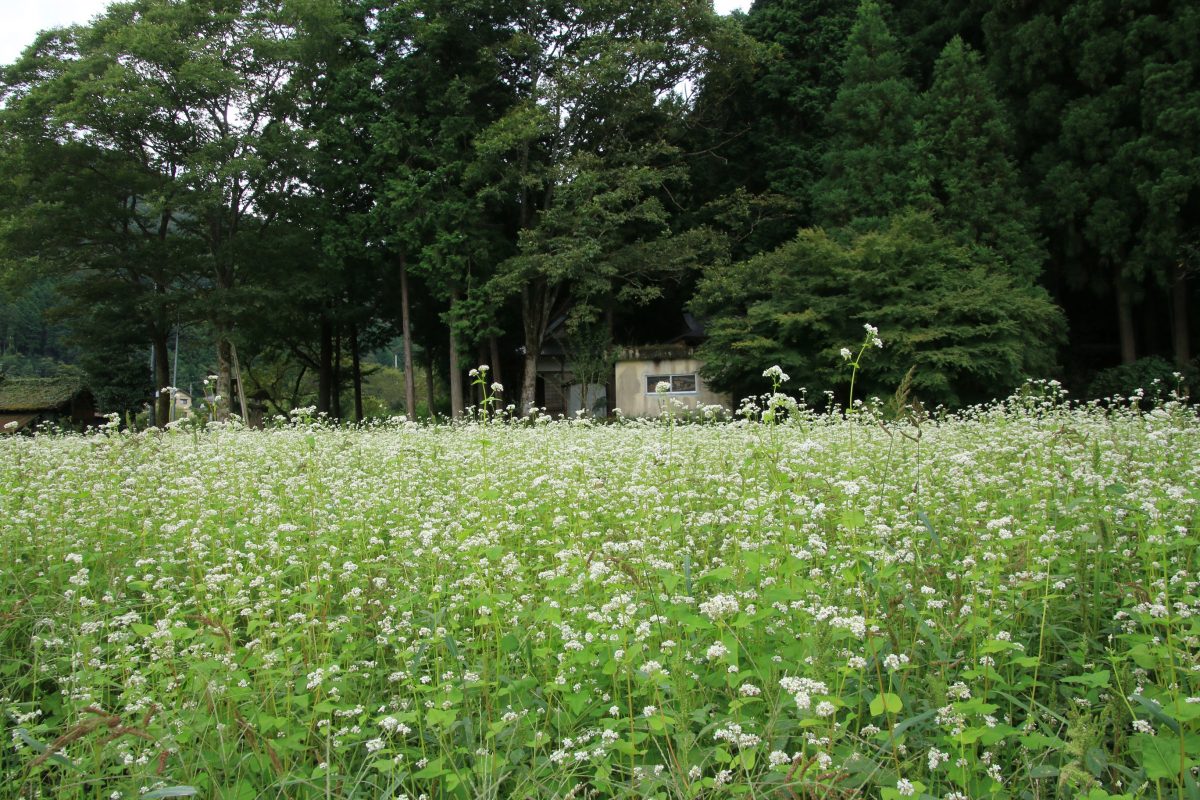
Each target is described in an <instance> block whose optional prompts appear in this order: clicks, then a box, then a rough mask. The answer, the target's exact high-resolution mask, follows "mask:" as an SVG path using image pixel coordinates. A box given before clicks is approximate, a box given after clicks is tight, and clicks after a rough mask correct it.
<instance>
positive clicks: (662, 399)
mask: <svg viewBox="0 0 1200 800" xmlns="http://www.w3.org/2000/svg"><path fill="white" fill-rule="evenodd" d="M563 319H565V318H560V319H559V320H557V321H556V322H555V323H553V324H552V325H551V331H552V332H551V339H550V341H548V342H547V343H546V346H545V347H544V348H543V350H542V354H541V358H539V360H538V376H537V377H538V380H537V387H538V396H537V399H538V405H539V406H540V407H542V408H545V409H546V412H547V413H549V414H552V415H555V416H558V415H560V414H565V415H566V416H569V417H573V416H576V415H577V414H580V413H582V414H584V415H587V416H592V417H603V416H606V415H607V414H608V412H609V410H610V409H620V411H621V414H622V415H623V416H627V417H654V416H658V415H659V414H660V413H662V410H663V407H664V405H665V404H666V403H667V402H672V403H673V404H677V405H683V406H684V407H685V408H688V409H696V408H700V407H703V406H714V405H717V406H721V407H723V408H726V409H730V408H732V405H733V398H732V396H731V395H729V394H723V393H719V392H714V391H712V390H711V389H709V388H708V387H707V386H706V385H705V383H704V378H702V377H701V376H700V370H701V368H702V367H703V366H704V362H703V361H702V360H700V359H699V358H697V357H696V346H697V345H699V344H700V343H701V342H703V341H704V326H703V324H702V323H701V322H699V321H698V320H697V319H696V318H695V317H693V316H692V315H691V314H683V315H682V323H683V328H682V330H681V332H680V333H679V334H678V335H676V336H674V337H672V338H671V339H669V340H668V341H666V342H663V343H660V344H652V345H641V346H637V347H623V348H620V349H619V350H617V351H616V354H615V357H614V361H615V364H614V369H613V372H612V373H611V374H610V376H609V381H610V382H609V383H608V384H607V385H606V384H604V383H598V382H595V380H596V377H598V376H596V375H594V374H593V375H592V377H591V382H588V381H585V380H583V378H582V376H580V375H579V370H577V369H576V366H575V365H574V364H573V363H572V360H571V357H570V354H569V353H568V352H567V349H566V347H564V343H563V341H562V337H561V336H556V335H555V331H558V330H560V328H561V323H562V321H563ZM660 383H665V384H667V387H668V390H667V391H666V392H661V393H660V392H659V391H658V385H659V384H660ZM610 393H611V395H612V396H611V397H610V396H609V395H610Z"/></svg>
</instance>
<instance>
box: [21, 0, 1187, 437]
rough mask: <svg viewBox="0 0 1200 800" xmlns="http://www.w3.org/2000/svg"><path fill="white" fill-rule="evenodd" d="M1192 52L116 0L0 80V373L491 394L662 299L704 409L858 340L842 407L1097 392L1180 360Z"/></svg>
mask: <svg viewBox="0 0 1200 800" xmlns="http://www.w3.org/2000/svg"><path fill="white" fill-rule="evenodd" d="M1198 73H1200V7H1197V6H1196V4H1194V3H1185V2H1136V1H1135V2H1124V3H1114V2H1107V1H1104V0H1078V1H1077V2H1043V3H1021V2H1005V3H992V2H978V1H977V0H948V1H941V2H936V3H934V2H917V1H914V0H908V1H905V2H901V1H900V0H897V2H894V3H892V4H888V3H886V2H876V1H875V0H866V1H865V2H861V3H860V2H839V1H838V0H759V1H758V2H756V3H755V4H754V6H753V7H752V8H751V10H750V11H749V13H747V14H744V15H742V14H739V15H734V16H733V17H724V18H723V17H719V16H717V15H715V14H714V13H713V12H712V10H711V8H710V7H709V4H708V2H706V1H696V0H644V1H643V2H638V3H635V4H628V3H614V2H608V1H607V0H584V1H583V2H576V3H570V4H565V3H564V4H559V3H553V2H552V3H538V4H534V5H531V4H527V3H516V2H507V1H506V0H456V1H454V2H451V1H450V0H445V2H443V0H409V1H408V2H403V1H402V2H389V3H377V2H354V1H353V0H340V1H335V0H262V1H261V2H255V1H254V0H189V1H188V2H169V1H168V0H135V1H134V2H123V3H116V4H114V5H112V6H111V7H110V9H109V10H108V12H107V13H106V14H105V15H103V16H102V17H100V18H98V19H96V20H95V21H94V22H93V23H92V24H90V25H87V26H80V27H75V28H69V29H63V30H56V31H50V32H47V33H43V34H42V35H40V36H39V37H38V39H37V41H36V42H34V43H33V44H32V45H31V46H30V47H29V48H28V49H27V50H26V51H25V53H24V54H23V55H22V56H21V58H20V59H19V60H18V61H17V62H16V63H14V64H12V65H10V66H8V67H5V68H4V70H3V72H2V76H0V102H2V104H3V106H2V108H0V293H2V296H0V365H2V366H3V368H4V369H5V370H7V371H8V372H9V373H17V372H47V371H50V370H53V369H54V368H56V367H57V365H59V364H62V363H70V364H75V365H78V366H80V367H82V368H83V369H85V370H87V372H88V374H89V376H90V379H91V382H92V384H93V385H94V386H95V387H96V389H97V390H98V392H99V394H100V395H101V399H102V401H103V403H104V404H105V407H106V408H105V410H118V409H121V408H132V407H137V406H139V405H140V404H141V403H143V402H145V401H147V400H149V398H150V397H151V396H152V395H153V393H154V391H155V390H156V389H157V388H159V387H163V386H168V385H171V383H172V382H174V383H175V384H177V385H180V386H181V387H183V388H187V387H188V385H192V386H195V387H196V388H197V392H198V391H199V387H198V382H199V379H200V378H201V376H203V375H205V374H207V373H208V372H210V371H211V372H213V373H215V374H216V375H218V381H217V385H216V391H218V392H219V393H220V394H221V395H222V396H224V397H227V398H228V397H231V396H233V394H232V392H231V390H232V388H233V381H234V379H235V375H237V374H238V373H239V372H240V374H241V375H242V381H243V386H242V389H243V390H244V392H245V393H246V394H247V395H248V396H250V398H251V399H252V401H254V402H257V403H259V404H261V405H262V406H264V407H265V408H266V410H267V411H268V412H271V413H285V412H286V411H287V410H289V409H291V408H293V407H296V406H300V405H306V404H309V403H313V404H315V405H316V406H317V407H318V409H319V410H320V411H325V412H328V413H330V414H332V415H334V416H338V417H343V418H361V417H362V416H363V415H364V414H369V413H376V412H380V413H381V412H393V411H396V410H399V409H401V408H407V409H410V410H418V409H419V410H422V411H423V410H425V409H428V408H429V407H431V406H433V405H436V404H437V403H438V398H439V397H441V398H445V400H444V401H443V402H445V403H446V406H447V410H452V411H455V412H457V411H459V410H460V409H461V408H462V406H463V404H464V403H466V402H470V399H471V398H470V392H471V387H470V386H469V385H464V383H465V381H464V375H465V372H466V370H467V369H468V368H469V367H470V366H472V365H474V364H476V363H489V364H491V365H492V367H493V373H492V378H493V379H495V380H499V381H501V382H503V383H505V384H506V392H505V395H506V396H507V397H508V398H509V399H510V400H511V401H512V402H514V403H519V407H520V408H525V407H527V406H528V405H529V404H531V403H533V402H535V400H536V399H537V388H536V382H535V366H536V363H537V359H538V356H539V354H540V353H541V352H542V350H543V348H544V347H546V346H547V345H548V344H550V343H551V341H553V345H554V346H555V347H556V348H561V349H562V350H565V351H566V352H568V353H574V354H577V355H578V356H579V358H580V360H581V361H589V362H595V361H597V360H600V361H603V360H604V359H606V358H611V353H612V345H613V343H614V342H629V343H632V342H654V341H660V340H663V339H665V338H668V337H670V336H672V335H674V334H676V333H678V332H679V330H678V328H679V327H680V325H681V312H682V311H684V310H690V311H692V312H693V313H695V314H696V315H697V316H700V317H702V318H704V319H705V320H706V321H707V326H708V333H709V338H708V340H707V342H706V344H705V345H704V347H703V355H704V357H705V358H706V359H707V362H708V368H707V369H708V372H709V377H710V379H711V380H712V381H713V382H714V383H716V384H718V385H719V386H721V387H723V388H729V389H732V390H734V391H735V392H737V393H741V392H747V391H757V390H761V388H762V386H761V384H762V378H761V372H762V370H763V368H764V367H765V366H768V365H770V364H775V363H778V364H780V365H782V366H783V367H784V369H785V371H787V372H788V373H789V374H791V375H792V377H793V384H795V385H806V386H808V387H810V388H811V389H813V390H814V391H820V390H825V389H832V390H835V392H840V393H841V395H840V396H839V399H841V400H844V399H845V398H844V392H845V387H846V383H847V381H848V377H849V375H848V372H847V370H846V369H845V368H844V366H843V359H842V357H841V356H840V355H839V351H840V350H841V348H842V347H845V346H849V345H852V344H854V343H855V342H860V341H861V340H862V335H863V328H862V326H863V324H864V323H872V324H874V325H877V326H878V327H879V329H880V333H881V335H882V337H883V339H884V340H885V341H886V342H887V347H886V348H885V349H884V350H882V351H878V352H877V353H875V354H873V355H872V360H871V368H870V369H869V370H867V371H866V373H865V375H864V376H863V377H862V378H861V379H860V380H865V382H866V385H865V386H864V388H865V390H866V391H868V392H887V393H890V392H891V391H892V390H893V389H894V388H895V387H896V385H897V384H898V383H900V381H901V380H902V379H903V378H904V376H905V375H906V374H907V373H908V372H909V370H910V369H913V372H912V378H911V382H912V387H913V390H914V391H915V392H916V394H917V395H918V396H920V397H922V398H923V399H924V400H925V401H926V402H943V403H947V404H963V403H968V402H975V401H979V400H984V399H987V398H990V397H994V396H997V395H1003V394H1005V393H1007V392H1008V391H1009V390H1011V389H1012V388H1013V387H1014V386H1015V385H1017V384H1018V383H1019V382H1020V381H1021V379H1022V377H1023V376H1026V375H1032V376H1037V377H1060V378H1062V379H1063V380H1064V381H1065V382H1066V383H1067V384H1068V386H1069V387H1071V388H1072V390H1073V391H1074V392H1075V393H1076V394H1077V395H1086V394H1088V393H1093V394H1095V393H1107V392H1110V391H1129V390H1131V389H1133V388H1135V387H1136V386H1138V385H1145V384H1147V383H1148V382H1149V381H1151V380H1153V379H1154V378H1156V377H1157V378H1161V379H1163V380H1167V381H1169V380H1171V378H1170V374H1171V372H1172V371H1174V370H1175V369H1179V370H1181V371H1183V372H1185V373H1188V374H1190V372H1191V370H1192V368H1193V366H1194V364H1193V362H1192V355H1191V353H1192V349H1191V346H1192V337H1193V331H1192V330H1191V328H1190V326H1189V315H1190V310H1189V309H1190V306H1191V304H1192V303H1193V302H1194V301H1195V297H1194V294H1195V290H1194V288H1193V287H1194V282H1189V280H1188V278H1189V275H1190V273H1191V272H1192V270H1194V268H1195V266H1196V264H1197V260H1198V257H1200V81H1198V80H1197V75H1198ZM235 364H236V367H235ZM385 364H386V365H387V366H384V365H385ZM401 375H403V376H404V378H405V379H406V381H400V376H401ZM418 375H419V376H420V377H419V378H418ZM373 380H374V381H375V383H374V384H373V383H372V381H373ZM389 381H390V384H389ZM860 385H862V384H860ZM364 387H365V388H364ZM373 387H380V388H377V389H376V388H373ZM401 395H402V396H401ZM379 396H387V397H388V398H390V399H388V400H387V401H386V402H382V403H381V402H380V399H379ZM835 396H837V395H835ZM166 403H167V400H166V398H165V396H164V397H161V398H160V400H159V407H158V409H157V412H158V415H159V419H163V418H166V415H167V412H166ZM385 406H387V407H385Z"/></svg>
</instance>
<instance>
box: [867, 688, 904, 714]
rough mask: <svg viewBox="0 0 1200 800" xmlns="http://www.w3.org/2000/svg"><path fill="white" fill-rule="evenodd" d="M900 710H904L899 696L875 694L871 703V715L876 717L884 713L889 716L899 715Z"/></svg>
mask: <svg viewBox="0 0 1200 800" xmlns="http://www.w3.org/2000/svg"><path fill="white" fill-rule="evenodd" d="M902 708H904V702H903V701H902V700H901V699H900V696H899V695H897V694H892V693H891V692H884V693H883V694H877V695H875V698H874V699H873V700H872V701H871V714H872V715H873V716H876V717H878V716H880V715H882V714H883V713H884V712H885V711H886V712H887V713H889V714H896V713H899V711H900V709H902Z"/></svg>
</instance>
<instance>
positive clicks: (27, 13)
mask: <svg viewBox="0 0 1200 800" xmlns="http://www.w3.org/2000/svg"><path fill="white" fill-rule="evenodd" d="M714 5H715V6H716V9H717V11H718V12H720V13H722V14H728V13H729V12H730V11H732V10H733V9H735V8H740V9H743V10H745V9H748V8H749V7H750V0H714ZM106 6H108V0H0V64H11V63H12V62H13V61H15V60H16V59H17V56H19V55H20V54H21V51H22V50H24V49H25V48H26V47H27V46H28V45H30V44H32V43H33V39H34V37H35V36H37V33H38V31H42V30H45V29H47V28H57V27H61V26H63V25H71V24H74V23H82V22H88V21H89V20H91V19H92V18H93V17H95V16H97V15H98V14H100V13H101V12H103V11H104V9H105V7H106Z"/></svg>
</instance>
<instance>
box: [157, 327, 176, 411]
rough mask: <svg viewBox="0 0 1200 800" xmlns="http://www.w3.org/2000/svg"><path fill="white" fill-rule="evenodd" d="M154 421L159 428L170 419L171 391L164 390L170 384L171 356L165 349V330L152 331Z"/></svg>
mask: <svg viewBox="0 0 1200 800" xmlns="http://www.w3.org/2000/svg"><path fill="white" fill-rule="evenodd" d="M153 344H154V391H155V397H154V421H155V424H157V425H158V427H160V428H165V427H166V425H167V423H168V422H170V421H171V404H172V402H173V400H174V398H173V397H171V393H170V392H167V391H165V389H166V388H167V386H169V385H170V383H169V381H170V375H171V358H170V355H171V354H170V352H169V351H168V350H167V332H166V331H165V330H156V331H155V332H154V342H153Z"/></svg>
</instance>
